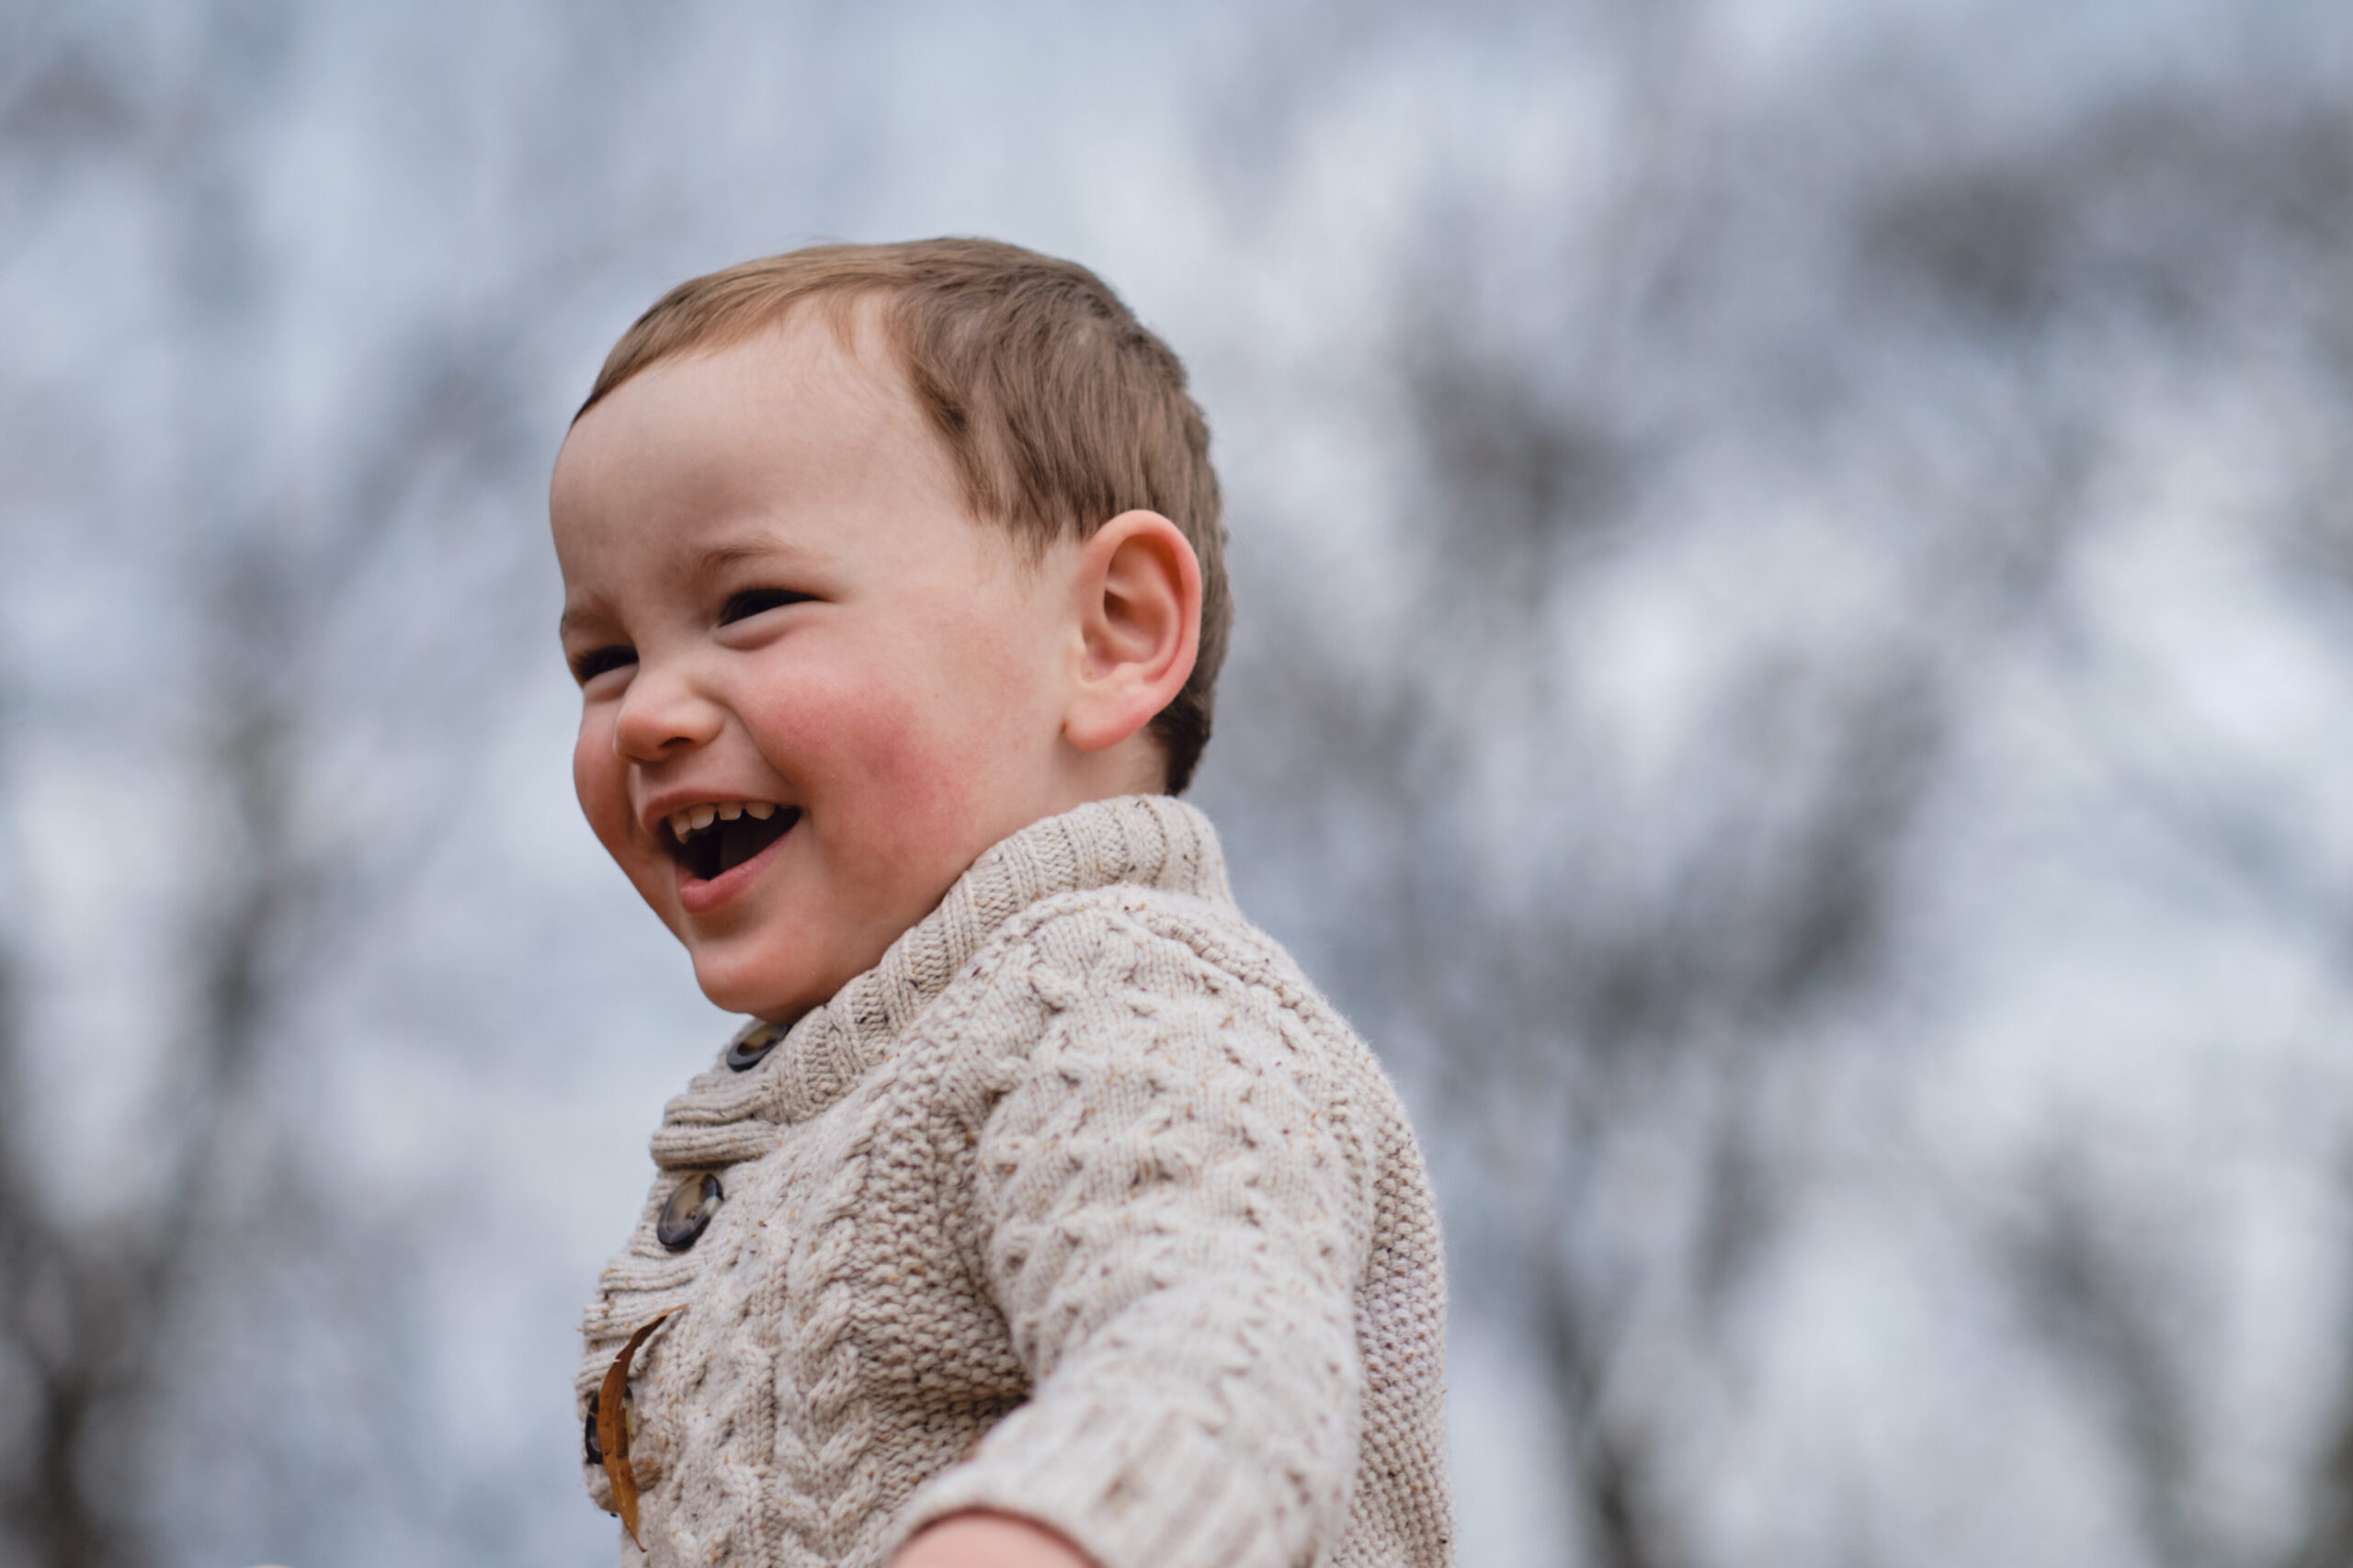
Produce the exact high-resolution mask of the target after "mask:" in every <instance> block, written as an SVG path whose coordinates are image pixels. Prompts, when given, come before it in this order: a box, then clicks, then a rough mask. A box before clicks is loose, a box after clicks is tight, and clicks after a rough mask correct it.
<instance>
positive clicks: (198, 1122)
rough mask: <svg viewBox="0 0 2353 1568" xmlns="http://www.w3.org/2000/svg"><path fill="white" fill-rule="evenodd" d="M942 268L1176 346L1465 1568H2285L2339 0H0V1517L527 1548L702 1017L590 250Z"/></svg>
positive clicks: (2319, 1003)
mask: <svg viewBox="0 0 2353 1568" xmlns="http://www.w3.org/2000/svg"><path fill="white" fill-rule="evenodd" d="M934 233H986V234H992V235H997V236H1001V237H1004V238H1007V239H1011V240H1014V241H1017V242H1019V243H1022V244H1029V245H1033V246H1036V247H1039V248H1041V249H1045V250H1048V251H1052V252H1057V253H1061V254H1065V255H1070V256H1076V257H1079V258H1081V259H1083V260H1085V261H1086V262H1087V263H1088V264H1090V265H1092V266H1093V267H1096V268H1097V269H1098V270H1099V271H1101V272H1102V273H1103V274H1104V275H1105V276H1106V277H1107V278H1108V279H1109V280H1110V281H1111V282H1112V283H1113V285H1114V286H1115V287H1117V288H1119V289H1120V290H1122V291H1123V293H1124V294H1125V295H1126V297H1127V298H1128V299H1129V300H1130V301H1131V302H1132V303H1133V304H1134V305H1135V306H1136V307H1137V309H1138V310H1139V312H1141V313H1142V315H1143V316H1144V317H1145V318H1146V320H1147V321H1148V322H1150V323H1151V324H1154V326H1156V327H1157V328H1158V329H1159V330H1160V331H1161V332H1162V333H1163V334H1164V335H1166V336H1167V337H1168V339H1169V340H1170V341H1171V342H1172V343H1173V344H1174V345H1175V346H1176V348H1177V349H1178V350H1179V352H1181V353H1182V354H1184V355H1185V356H1186V358H1188V361H1189V363H1190V364H1191V366H1192V367H1193V369H1194V373H1195V377H1196V384H1197V390H1198V391H1199V395H1200V397H1201V400H1202V402H1203V403H1205V404H1206V406H1207V408H1208V410H1209V413H1210V415H1211V423H1212V425H1213V426H1214V428H1215V430H1216V438H1217V451H1218V456H1219V460H1220V464H1221V467H1222V471H1223V473H1224V476H1225V479H1226V483H1227V489H1228V494H1229V496H1230V502H1231V513H1230V521H1231V525H1232V528H1233V540H1234V543H1233V562H1234V570H1235V573H1236V574H1237V597H1238V600H1239V603H1240V607H1241V619H1240V625H1239V631H1238V633H1237V637H1236V641H1235V644H1234V653H1233V662H1232V664H1231V665H1229V667H1228V674H1227V676H1226V677H1225V680H1224V683H1223V697H1222V704H1221V726H1222V727H1221V732H1220V734H1219V736H1218V738H1217V740H1216V742H1215V744H1213V745H1212V746H1211V750H1210V753H1209V758H1208V762H1207V765H1206V767H1205V770H1204V774H1203V777H1202V779H1201V781H1200V784H1199V788H1198V790H1197V791H1196V798H1197V799H1198V800H1199V801H1200V802H1201V803H1202V804H1203V805H1205V806H1206V807H1207V808H1208V809H1209V810H1210V811H1211V812H1212V814H1213V815H1214V816H1215V818H1216V819H1217V821H1218V822H1219V823H1220V824H1221V826H1222V829H1223V831H1224V833H1225V835H1226V838H1227V843H1228V848H1229V851H1230V853H1231V855H1232V857H1233V861H1234V864H1235V881H1236V882H1237V884H1238V887H1239V891H1240V893H1241V896H1242V899H1243V902H1244V904H1245V908H1247V909H1248V910H1250V911H1251V912H1252V913H1254V914H1255V915H1256V916H1257V917H1258V919H1259V920H1260V921H1261V922H1262V923H1264V924H1266V925H1267V926H1269V927H1271V928H1272V929H1273V930H1274V931H1275V932H1276V934H1277V935H1279V937H1282V938H1283V939H1284V940H1285V941H1287V942H1289V943H1290V945H1291V946H1292V948H1293V949H1294V950H1295V951H1296V952H1297V953H1298V954H1299V956H1300V957H1301V959H1302V961H1303V962H1304V963H1305V965H1306V966H1307V968H1308V969H1309V971H1311V972H1312V973H1313V974H1314V975H1316V976H1317V977H1318V979H1319V980H1320V981H1321V982H1322V983H1324V984H1325V985H1326V986H1327V987H1328V989H1329V990H1330V991H1331V992H1332V993H1333V994H1334V995H1335V996H1336V999H1337V1000H1338V1002H1339V1004H1340V1005H1341V1006H1342V1007H1343V1008H1344V1010H1346V1011H1347V1013H1348V1014H1349V1015H1350V1016H1351V1017H1353V1018H1354V1019H1355V1020H1356V1021H1357V1022H1358V1025H1359V1027H1360V1028H1362V1030H1363V1032H1364V1033H1365V1034H1366V1035H1367V1036H1368V1037H1369V1038H1370V1040H1373V1041H1374V1042H1375V1044H1376V1045H1377V1047H1378V1049H1379V1050H1380V1051H1381V1053H1382V1055H1383V1058H1384V1060H1385V1061H1386V1062H1388V1064H1389V1066H1390V1068H1391V1069H1392V1072H1393V1073H1394V1074H1395V1075H1396V1076H1397V1078H1398V1079H1399V1081H1400V1083H1401V1085H1403V1086H1404V1091H1405V1093H1406V1095H1407V1097H1408V1099H1409V1101H1410V1102H1411V1104H1412V1106H1413V1108H1414V1110H1415V1115H1416V1117H1417V1119H1418V1121H1419V1123H1420V1125H1421V1127H1422V1129H1423V1132H1424V1137H1425V1139H1426V1142H1427V1147H1428V1152H1429V1153H1430V1157H1431V1159H1432V1162H1433V1165H1434V1166H1435V1168H1436V1170H1437V1172H1438V1179H1439V1182H1440V1187H1441V1190H1442V1197H1443V1199H1444V1202H1445V1206H1446V1215H1447V1220H1448V1223H1449V1246H1450V1249H1451V1262H1452V1268H1453V1280H1454V1298H1455V1300H1454V1316H1453V1324H1452V1377H1451V1386H1452V1400H1453V1405H1452V1416H1453V1442H1454V1460H1455V1465H1456V1478H1457V1486H1458V1495H1459V1499H1460V1505H1461V1541H1462V1548H1463V1561H1464V1563H1465V1568H1569V1565H1579V1568H1714V1565H1719V1564H1721V1565H1726V1568H1729V1565H1732V1564H1741V1565H1743V1568H1750V1565H1779V1564H1790V1565H1805V1568H1814V1565H1821V1568H1881V1565H1887V1568H1894V1565H1899V1564H1903V1565H1911V1564H1917V1565H1922V1568H1947V1565H1950V1568H1962V1565H1977V1564H1983V1565H1987V1568H1993V1565H2001V1568H2015V1565H2021V1564H2028V1565H2030V1564H2045V1563H2048V1564H2067V1565H2071V1568H2086V1565H2093V1568H2105V1565H2109V1564H2114V1565H2117V1568H2127V1565H2141V1564H2150V1565H2161V1568H2341V1565H2345V1564H2353V1355H2348V1352H2353V1202H2348V1199H2353V1071H2349V1070H2348V1067H2353V1063H2348V1060H2347V1023H2348V1020H2353V811H2348V810H2347V790H2348V788H2349V787H2353V785H2348V778H2353V426H2348V419H2353V10H2349V9H2347V7H2346V6H2344V5H2343V4H2342V0H2311V3H2308V4H2300V3H2297V0H2076V3H2075V4H2062V5H2053V4H2050V3H2049V0H2036V3H2031V4H2029V3H2022V0H1553V3H1551V4H1525V3H1518V0H1455V3H1453V4H1450V5H1447V6H1410V5H1404V4H1385V3H1382V0H1353V3H1346V4H1343V3H1338V0H1195V3H1193V4H1188V5H1185V6H1175V5H1165V6H1120V5H1111V4H1094V5H1083V4H1078V3H1075V0H1069V3H1057V0H998V3H995V4H991V5H987V6H981V5H972V4H947V3H940V4H926V3H922V0H889V3H883V0H876V3H872V4H868V5H864V6H833V5H820V4H814V3H808V4H793V3H789V0H776V3H767V4H757V3H754V0H707V3H693V0H677V3H674V4H665V5H660V6H656V5H652V4H646V3H644V0H486V3H485V0H470V3H467V4H458V3H456V0H407V3H405V4H402V5H398V6H393V5H372V6H363V5H358V4H345V5H334V4H310V5H297V4H291V3H289V0H174V3H171V4H165V3H161V0H147V3H144V4H141V3H135V0H134V3H129V4H124V3H117V0H78V3H77V4H75V5H74V6H62V5H56V4H47V3H42V0H0V669H5V672H6V674H5V678H0V1565H5V1568H147V1565H151V1564H152V1565H156V1568H182V1565H186V1568H199V1565H204V1568H243V1565H244V1564H249V1563H253V1562H288V1563H293V1564H296V1565H298V1568H376V1565H386V1568H390V1565H396V1564H397V1565H407V1564H415V1563H419V1562H483V1563H498V1564H516V1565H523V1568H535V1565H540V1564H548V1565H553V1564H576V1563H586V1562H597V1561H608V1553H609V1552H610V1551H611V1550H612V1540H613V1536H614V1531H613V1527H612V1525H611V1523H610V1521H609V1520H608V1519H607V1518H606V1517H605V1516H603V1515H601V1514H599V1513H597V1512H596V1511H595V1510H594V1509H593V1508H592V1507H591V1506H589V1505H588V1503H587V1502H586V1500H585V1496H584V1495H583V1494H582V1490H581V1486H580V1483H579V1480H578V1472H577V1469H576V1461H575V1450H576V1448H577V1445H578V1441H579V1434H578V1427H577V1424H576V1423H575V1421H574V1417H573V1414H572V1405H571V1392H570V1384H569V1378H570V1371H571V1369H572V1367H573V1365H574V1357H575V1354H576V1352H575V1343H576V1342H575V1339H574V1326H575V1324H576V1323H577V1316H578V1312H579V1311H580V1308H581V1306H582V1305H583V1303H584V1302H585V1299H586V1296H587V1293H588V1291H589V1290H590V1288H591V1286H592V1284H593V1281H594V1278H595V1274H596V1270H597V1267H598V1265H599V1263H600V1262H601V1260H602V1259H603V1257H604V1256H606V1255H607V1254H608V1252H609V1251H610V1250H611V1249H612V1248H613V1247H614V1246H615V1245H617V1244H618V1243H619V1242H620V1238H621V1235H622V1233H623V1232H624V1230H625V1229H626V1227H627V1226H628V1224H629V1223H630V1222H631V1218H632V1216H633V1215H634V1214H635V1213H636V1207H637V1205H638V1203H639V1201H640V1199H641V1197H642V1192H643V1187H644V1180H645V1170H646V1164H645V1159H646V1157H645V1154H644V1153H643V1150H644V1140H645V1137H646V1135H647V1133H648V1132H649V1131H651V1130H652V1128H653V1126H654V1123H655V1121H656V1119H657V1118H658V1116H659V1112H660V1108H661V1105H662V1102H663V1100H664V1099H665V1097H666V1096H667V1095H669V1094H670V1093H672V1092H674V1091H675V1090H676V1088H677V1087H678V1086H679V1085H682V1084H683V1083H684V1081H685V1079H686V1078H687V1076H688V1074H691V1073H692V1072H694V1071H697V1070H699V1068H700V1067H701V1066H702V1065H703V1064H704V1063H706V1062H708V1061H709V1059H710V1054H711V1052H712V1051H714V1049H715V1048H716V1047H717V1045H718V1044H719V1043H720V1042H721V1041H722V1040H723V1039H724V1038H725V1036H726V1034H727V1032H728V1029H729V1028H730V1024H729V1021H728V1020H726V1019H724V1018H722V1017H719V1016H717V1015H716V1014H714V1013H713V1012H712V1011H711V1010H710V1008H709V1007H708V1006H707V1005H705V1004H704V1003H703V1002H702V1000H701V998H700V997H699V994H698V993H697V991H696V990H695V987H694V984H693V981H692V977H691V975H690V973H689V971H688V967H687V965H686V963H685V961H684V959H683V957H682V955H681V954H680V953H679V952H678V950H677V949H676V947H675V946H674V945H673V944H672V943H670V942H669V940H668V939H667V938H666V937H665V936H664V935H663V934H662V933H661V931H660V929H659V928H658V926H656V925H655V923H654V919H653V918H652V916H651V915H648V914H647V913H646V912H645V911H644V910H643V909H642V908H641V907H640V906H639V905H638V904H637V903H636V901H635V899H634V897H633V895H632V894H631V892H630V891H629V889H628V887H627V886H626V884H625V883H624V882H623V881H622V879H621V878H620V874H619V873H618V872H617V871H615V870H614V869H612V868H611V867H610V866H609V865H608V864H607V863H606V862H605V861H604V859H603V858H602V856H601V854H600V852H599V851H598V850H597V846H596V845H595V843H594V841H593V840H592V839H591V838H590V836H589V835H588V833H587V831H586V829H585V826H584V825H583V824H581V822H580V821H579V819H578V814H577V812H576V810H575V808H574V805H573V802H572V800H571V795H570V786H569V778H568V773H567V767H568V747H569V741H570V733H571V727H572V724H573V722H574V707H575V699H574V695H573V693H572V690H571V687H570V685H569V682H568V680H567V679H566V677H565V675H564V672H563V665H562V661H561V659H560V658H559V657H558V655H557V652H556V645H555V637H554V624H555V615H556V610H557V606H558V585H557V583H556V578H555V573H554V568H553V564H552V562H551V559H550V554H549V551H548V548H547V545H546V542H545V540H544V506H543V490H544V484H545V479H546V475H547V472H548V468H549V464H550V461H551V458H552V456H553V453H554V450H555V448H556V445H557V443H558V441H559V440H560V439H561V437H562V435H563V429H564V426H565V421H566V418H567V416H568V415H569V414H570V411H571V410H572V409H573V407H574V406H575V405H576V403H578V401H579V399H580V397H581V396H582V395H583V393H584V392H585V388H586V386H587V383H588V381H589V379H590V376H591V374H592V372H593V370H594V368H595V367H596V365H597V362H598V361H599V359H600V358H601V357H602V356H603V354H604V351H605V349H606V348H607V347H608V345H609V344H610V342H611V340H612V339H613V338H614V337H615V336H616V335H618V334H619V333H620V330H621V329H622V327H624V326H625V325H626V324H628V322H629V321H630V320H631V317H632V316H634V314H635V313H636V312H638V311H640V310H641V309H642V308H643V307H644V306H645V305H646V304H648V303H650V302H651V301H652V300H653V299H654V297H655V296H656V295H657V294H658V293H659V292H660V291H661V290H663V289H665V288H666V287H667V286H668V285H670V284H671V283H673V282H676V281H677V280H679V279H680V278H685V277H688V276H689V275H692V274H694V273H698V272H701V271H705V270H708V269H710V268H712V267H718V266H722V265H724V264H727V263H730V262H733V261H737V260H740V259H743V258H745V257H747V256H756V255H761V254H766V253H768V252H772V251H775V250H779V249H782V248H786V247H788V246H790V245H792V244H797V243H801V242H804V241H807V240H812V239H817V238H824V237H841V238H850V239H886V238H902V237H909V236H915V235H924V234H934Z"/></svg>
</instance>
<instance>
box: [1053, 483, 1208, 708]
mask: <svg viewBox="0 0 2353 1568" xmlns="http://www.w3.org/2000/svg"><path fill="white" fill-rule="evenodd" d="M1072 592H1073V593H1074V595H1075V596H1076V603H1075V608H1076V610H1077V630H1078V647H1077V650H1076V653H1077V667H1076V669H1075V671H1074V679H1073V689H1072V692H1071V703H1070V708H1069V710H1068V711H1067V712H1066V713H1065V714H1064V715H1063V737H1064V738H1065V739H1067V740H1068V741H1069V742H1070V743H1071V744H1073V745H1074V746H1076V747H1077V748H1078V749H1079V750H1081V751H1088V752H1094V751H1103V750H1107V749H1108V748H1109V747H1111V746H1115V745H1118V744H1120V742H1121V741H1124V740H1126V739H1127V738H1128V737H1129V736H1131V735H1132V734H1134V733H1137V732H1138V731H1140V730H1142V728H1143V727H1144V726H1145V725H1146V724H1149V723H1151V722H1152V720H1153V716H1154V714H1156V713H1158V712H1159V711H1160V710H1162V709H1163V708H1165V707H1167V706H1168V704H1169V703H1170V701H1172V700H1173V699H1175V698H1176V694H1177V693H1178V692H1179V691H1181V690H1183V689H1184V687H1185V681H1186V678H1187V677H1188V676H1190V675H1191V674H1192V673H1193V660H1194V658H1195V657H1196V656H1197V655H1198V654H1199V653H1200V647H1201V563H1200V562H1199V561H1198V560H1196V559H1195V558H1194V555H1193V547H1192V545H1191V543H1190V542H1188V540H1186V538H1185V536H1184V535H1183V534H1181V533H1179V532H1178V531H1177V530H1176V524H1174V523H1172V522H1170V521H1169V520H1168V519H1167V518H1165V517H1162V516H1161V515H1160V514H1159V513H1157V512H1141V511H1139V512H1122V513H1120V515H1119V516H1118V517H1114V518H1112V519H1111V520H1110V521H1109V522H1108V523H1105V524H1104V525H1103V526H1102V527H1101V528H1097V529H1096V530H1095V534H1094V537H1093V538H1091V539H1089V540H1087V541H1086V548H1085V550H1083V551H1081V552H1080V554H1079V560H1078V571H1077V575H1076V578H1075V580H1074V583H1073V584H1072Z"/></svg>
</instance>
